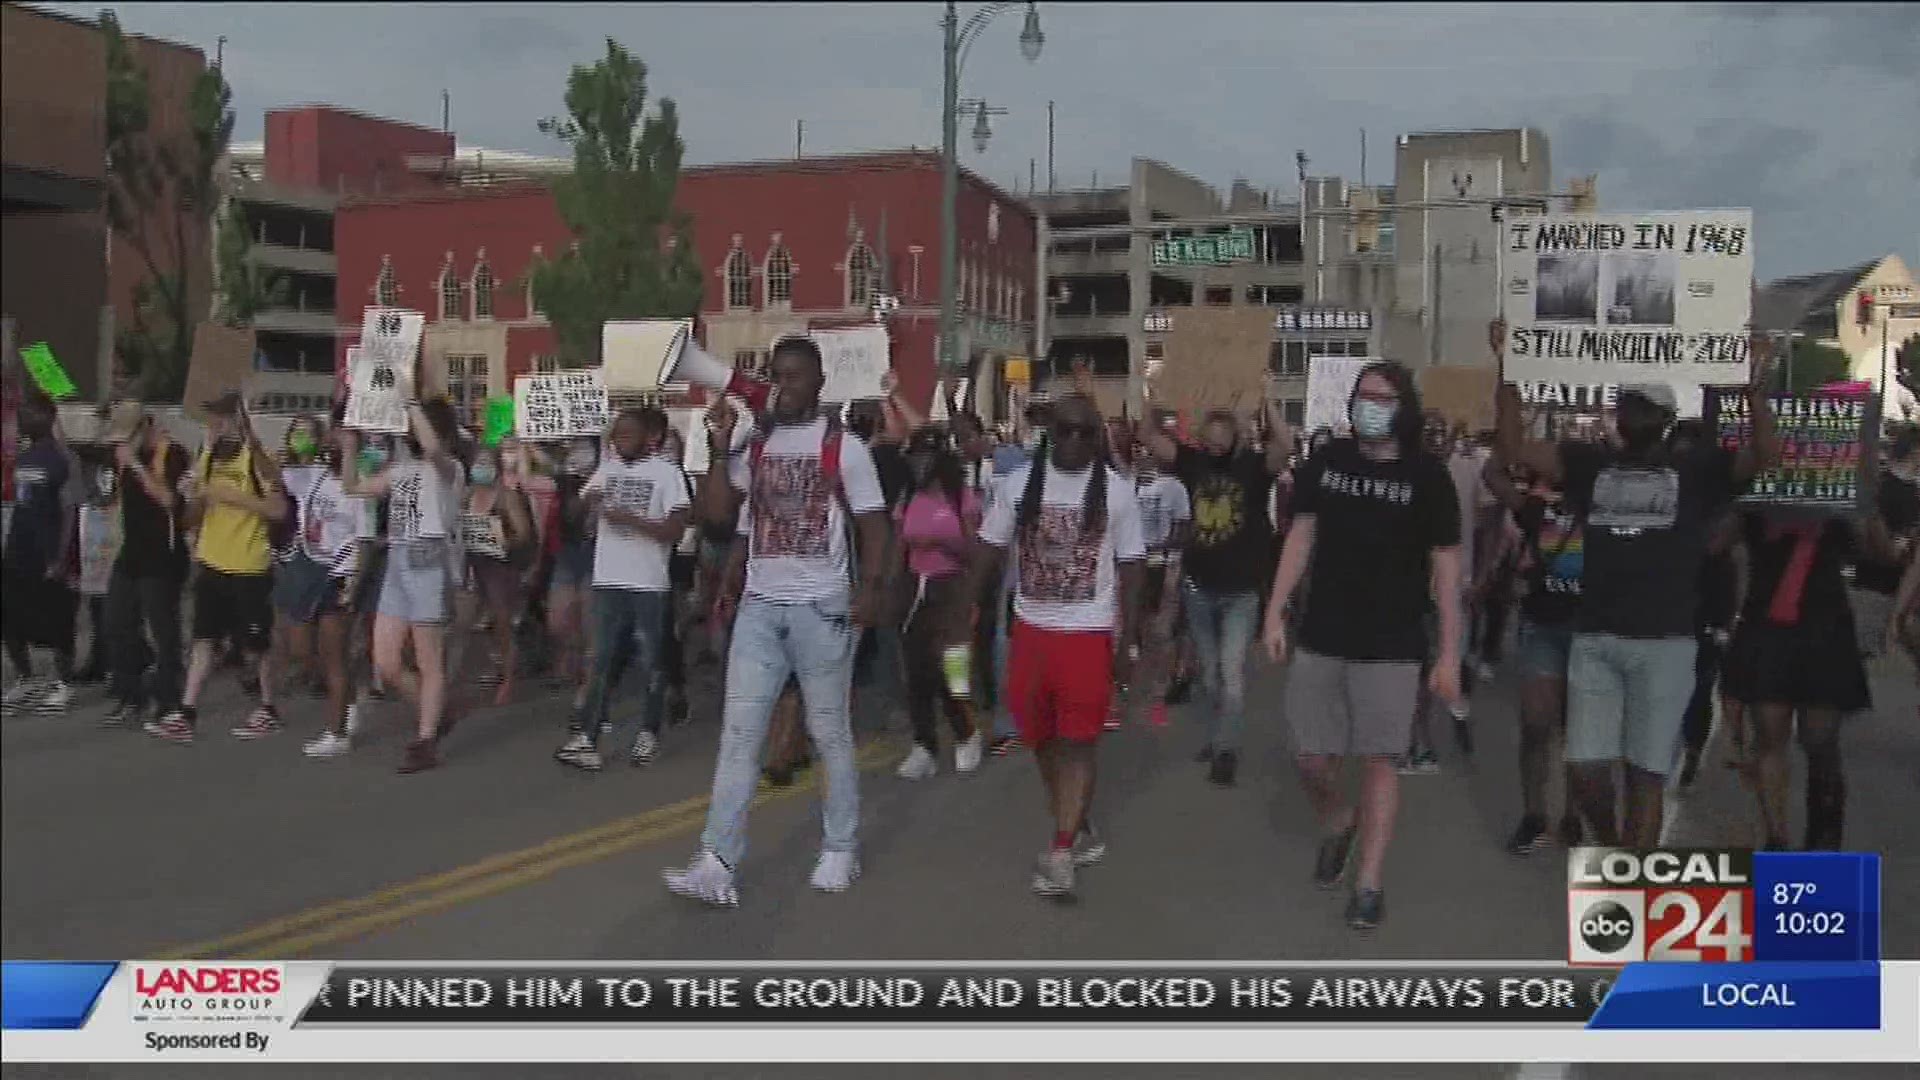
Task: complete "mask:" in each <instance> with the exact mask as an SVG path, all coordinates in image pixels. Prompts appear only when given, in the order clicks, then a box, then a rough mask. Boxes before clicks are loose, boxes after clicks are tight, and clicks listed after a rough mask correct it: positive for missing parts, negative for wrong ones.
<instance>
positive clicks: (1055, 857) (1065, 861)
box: [1033, 851, 1073, 897]
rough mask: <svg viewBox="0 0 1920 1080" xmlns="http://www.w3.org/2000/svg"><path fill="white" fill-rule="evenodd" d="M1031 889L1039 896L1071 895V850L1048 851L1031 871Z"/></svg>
mask: <svg viewBox="0 0 1920 1080" xmlns="http://www.w3.org/2000/svg"><path fill="white" fill-rule="evenodd" d="M1033 891H1034V892H1036V893H1039V894H1040V895H1041V896H1053V897H1060V896H1072V895H1073V852H1071V851H1049V852H1047V853H1046V854H1044V855H1042V856H1040V864H1039V866H1037V867H1035V869H1034V872H1033Z"/></svg>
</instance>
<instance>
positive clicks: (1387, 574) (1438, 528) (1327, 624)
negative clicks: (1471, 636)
mask: <svg viewBox="0 0 1920 1080" xmlns="http://www.w3.org/2000/svg"><path fill="white" fill-rule="evenodd" d="M1293 512H1294V516H1295V519H1296V520H1297V519H1299V518H1301V517H1304V516H1306V515H1308V514H1311V515H1313V518H1314V540H1313V565H1312V567H1311V568H1310V569H1309V570H1308V572H1307V592H1306V611H1305V613H1304V616H1303V618H1302V619H1301V622H1300V645H1301V647H1303V648H1306V649H1310V650H1312V651H1313V652H1316V653H1320V654H1321V655H1323V656H1334V657H1339V658H1340V659H1343V660H1390V661H1402V662H1414V661H1423V660H1425V659H1427V648H1428V646H1427V628H1426V619H1425V618H1424V613H1425V612H1427V611H1428V610H1429V609H1430V608H1431V606H1432V605H1431V584H1430V582H1431V578H1432V568H1433V552H1434V549H1436V548H1446V547H1453V546H1455V545H1457V544H1459V543H1460V500H1459V498H1458V496H1456V495H1455V494H1454V490H1453V479H1452V477H1450V476H1448V475H1447V469H1446V466H1444V465H1442V464H1441V463H1440V462H1439V461H1438V460H1437V459H1435V458H1434V457H1433V456H1432V455H1430V454H1425V453H1421V454H1418V455H1416V456H1414V457H1413V458H1411V459H1407V460H1399V461H1373V460H1370V459H1368V458H1366V457H1364V456H1363V455H1362V454H1361V453H1360V447H1359V444H1357V443H1355V442H1354V441H1353V440H1352V439H1340V440H1337V441H1335V442H1333V443H1330V444H1329V445H1328V446H1327V447H1326V448H1325V449H1324V450H1322V451H1321V452H1320V453H1318V454H1315V455H1314V456H1313V457H1312V458H1311V459H1309V460H1308V461H1307V463H1306V464H1305V465H1303V466H1301V467H1300V471H1299V473H1298V474H1297V476H1296V482H1295V486H1294V493H1293ZM1197 516H1198V515H1197V514H1196V517H1197Z"/></svg>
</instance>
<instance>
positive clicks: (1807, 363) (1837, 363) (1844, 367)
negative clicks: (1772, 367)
mask: <svg viewBox="0 0 1920 1080" xmlns="http://www.w3.org/2000/svg"><path fill="white" fill-rule="evenodd" d="M1777 362H1778V363H1779V365H1780V366H1781V367H1782V368H1787V367H1788V365H1787V361H1786V355H1785V354H1784V353H1783V354H1781V357H1780V359H1779V360H1778V361H1777ZM1787 374H1791V375H1792V379H1791V380H1790V381H1789V383H1788V385H1787V389H1788V390H1790V391H1794V392H1799V391H1802V390H1811V389H1813V388H1815V387H1818V386H1824V385H1826V384H1827V383H1832V382H1842V381H1844V380H1847V379H1850V378H1852V377H1853V360H1852V359H1851V358H1850V357H1848V356H1847V353H1846V350H1844V349H1841V348H1839V347H1838V346H1835V345H1826V344H1822V343H1821V342H1818V341H1805V340H1801V341H1795V342H1794V343H1793V364H1792V366H1791V368H1790V369H1789V370H1788V371H1783V372H1782V376H1783V377H1785V375H1787Z"/></svg>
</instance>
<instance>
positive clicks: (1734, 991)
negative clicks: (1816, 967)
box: [1700, 982, 1800, 1009]
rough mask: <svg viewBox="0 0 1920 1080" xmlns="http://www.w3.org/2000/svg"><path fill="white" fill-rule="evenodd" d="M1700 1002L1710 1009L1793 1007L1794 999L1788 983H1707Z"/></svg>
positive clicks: (1703, 988)
mask: <svg viewBox="0 0 1920 1080" xmlns="http://www.w3.org/2000/svg"><path fill="white" fill-rule="evenodd" d="M1700 1004H1701V1005H1702V1006H1703V1007H1705V1008H1709V1009H1764V1008H1768V1007H1773V1008H1779V1009H1791V1008H1795V1007H1797V1006H1798V1005H1799V1004H1800V1003H1799V1002H1797V1001H1795V1000H1793V987H1792V985H1790V984H1788V983H1731V982H1726V983H1705V984H1702V985H1701V987H1700Z"/></svg>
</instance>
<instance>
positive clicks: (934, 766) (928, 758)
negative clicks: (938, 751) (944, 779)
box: [893, 745, 940, 780]
mask: <svg viewBox="0 0 1920 1080" xmlns="http://www.w3.org/2000/svg"><path fill="white" fill-rule="evenodd" d="M939 771H940V763H939V762H937V761H935V760H933V755H932V754H931V753H929V752H928V751H927V748H926V747H924V746H918V745H916V746H915V747H914V748H913V753H911V754H908V755H907V760H905V761H903V762H901V763H900V767H899V768H898V769H895V770H894V773H893V775H895V776H898V777H899V778H900V779H902V780H925V779H926V778H927V777H929V776H932V775H933V774H934V773H937V772H939Z"/></svg>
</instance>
